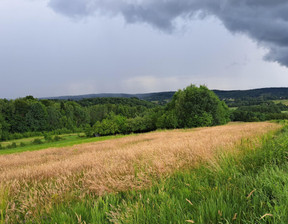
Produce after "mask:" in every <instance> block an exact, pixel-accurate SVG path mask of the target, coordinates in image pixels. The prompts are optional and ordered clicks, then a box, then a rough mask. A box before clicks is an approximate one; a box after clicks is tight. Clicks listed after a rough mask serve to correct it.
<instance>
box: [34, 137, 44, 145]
mask: <svg viewBox="0 0 288 224" xmlns="http://www.w3.org/2000/svg"><path fill="white" fill-rule="evenodd" d="M32 144H34V145H41V144H43V142H42V141H41V139H40V138H35V139H34V140H33V142H32Z"/></svg>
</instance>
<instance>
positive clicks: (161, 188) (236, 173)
mask: <svg viewBox="0 0 288 224" xmlns="http://www.w3.org/2000/svg"><path fill="white" fill-rule="evenodd" d="M262 141H263V145H262V146H261V147H258V148H254V149H253V148H249V147H247V145H245V148H244V147H242V148H241V147H240V148H241V149H240V153H238V154H237V156H235V154H226V155H224V156H223V154H222V155H221V156H219V157H220V158H219V160H218V162H214V163H209V162H207V163H205V164H202V165H201V166H200V167H198V168H196V169H193V170H185V171H183V170H182V171H177V172H175V173H174V175H172V176H170V177H168V178H162V179H161V180H160V181H159V182H158V183H157V184H155V185H154V186H153V187H151V188H149V189H146V190H142V191H129V192H119V193H117V194H109V195H106V196H103V197H95V196H94V197H93V196H92V197H85V198H83V200H75V201H70V202H66V203H62V204H60V205H58V206H57V207H54V209H53V211H52V212H51V213H50V216H49V219H48V220H46V221H41V223H49V222H51V223H55V222H57V223H77V222H78V223H131V224H132V223H185V222H186V223H203V224H209V223H211V224H212V223H213V224H214V223H247V224H248V223H249V224H250V223H251V224H252V223H277V224H278V223H279V224H281V223H283V224H286V223H288V159H287V158H288V157H287V156H288V128H287V127H286V128H284V129H283V130H282V131H281V132H278V133H277V134H276V135H275V136H269V137H267V136H266V138H263V139H262ZM79 217H80V218H79Z"/></svg>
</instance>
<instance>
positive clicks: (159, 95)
mask: <svg viewBox="0 0 288 224" xmlns="http://www.w3.org/2000/svg"><path fill="white" fill-rule="evenodd" d="M213 91H214V92H215V93H216V95H217V96H218V97H219V98H220V99H221V100H227V99H234V100H235V99H242V100H243V99H248V98H263V99H264V100H279V99H288V88H286V87H283V88H261V89H251V90H213ZM174 93H175V91H170V92H156V93H144V94H123V93H119V94H118V93H105V94H88V95H78V96H59V97H45V99H65V100H82V99H87V98H102V97H105V98H106V97H121V98H132V97H136V98H139V99H142V100H146V101H150V102H155V103H158V104H160V105H163V104H166V103H167V102H168V101H169V100H171V98H172V97H173V95H174ZM43 99H44V98H43Z"/></svg>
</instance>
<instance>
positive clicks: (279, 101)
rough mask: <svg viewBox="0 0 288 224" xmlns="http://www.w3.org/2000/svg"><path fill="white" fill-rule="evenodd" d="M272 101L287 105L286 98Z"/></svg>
mask: <svg viewBox="0 0 288 224" xmlns="http://www.w3.org/2000/svg"><path fill="white" fill-rule="evenodd" d="M273 102H274V103H276V104H277V103H282V104H284V105H286V106H288V100H273Z"/></svg>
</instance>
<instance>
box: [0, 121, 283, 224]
mask: <svg viewBox="0 0 288 224" xmlns="http://www.w3.org/2000/svg"><path fill="white" fill-rule="evenodd" d="M279 127H280V125H277V124H274V123H269V122H262V123H233V124H229V125H225V126H218V127H211V128H197V129H189V130H173V131H164V132H153V133H147V134H142V135H138V136H130V137H125V138H121V139H115V140H108V141H104V142H96V143H87V144H82V145H77V146H73V147H65V148H50V149H46V150H41V151H34V152H23V153H19V154H11V155H3V156H0V186H2V187H1V189H2V188H3V189H5V191H7V192H8V194H9V195H8V198H9V201H7V214H6V221H7V222H9V219H11V218H12V219H14V220H17V219H18V218H19V217H12V216H13V211H15V209H16V210H18V211H20V213H21V214H25V217H29V218H31V217H33V216H34V215H35V214H39V213H41V212H43V211H48V210H49V209H50V208H51V206H52V205H53V204H54V203H58V202H61V201H63V200H67V197H69V195H71V192H75V194H74V195H78V197H81V196H84V195H87V194H98V195H101V194H103V193H105V192H113V191H124V190H128V189H131V188H134V189H139V188H143V187H146V186H149V185H150V184H151V181H152V180H153V179H155V178H157V177H159V176H161V177H163V176H164V175H169V174H170V173H171V172H173V171H175V170H177V169H182V168H186V167H193V166H195V165H196V164H197V163H198V162H199V161H209V160H213V156H214V155H215V153H216V152H218V151H219V150H225V151H231V150H235V148H236V147H235V146H237V145H239V144H240V143H241V140H243V139H247V138H249V139H254V143H253V144H257V139H259V138H258V137H259V136H261V135H263V134H264V133H266V132H268V131H270V130H276V129H278V128H279ZM250 142H251V141H250ZM2 191H4V190H2ZM0 197H2V196H1V192H0ZM1 199H2V200H4V198H0V200H1ZM5 200H7V199H5ZM22 218H23V217H22Z"/></svg>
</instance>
